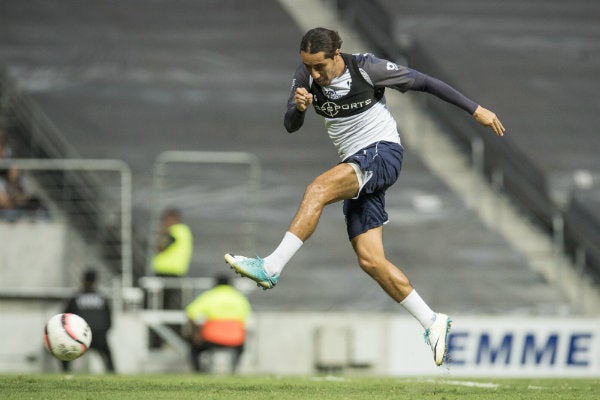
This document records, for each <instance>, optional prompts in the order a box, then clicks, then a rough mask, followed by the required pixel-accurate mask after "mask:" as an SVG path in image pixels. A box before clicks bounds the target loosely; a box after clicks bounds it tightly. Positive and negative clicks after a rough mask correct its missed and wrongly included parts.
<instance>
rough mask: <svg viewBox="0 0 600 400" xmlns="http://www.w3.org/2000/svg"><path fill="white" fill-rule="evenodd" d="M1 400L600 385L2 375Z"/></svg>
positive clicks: (553, 390)
mask: <svg viewBox="0 0 600 400" xmlns="http://www.w3.org/2000/svg"><path fill="white" fill-rule="evenodd" d="M0 398H1V399H11V400H12V399H36V400H37V399H86V400H100V399H124V400H128V399H148V400H150V399H277V400H288V399H335V400H337V399H446V400H452V399H499V400H503V399H506V400H514V399H520V398H523V399H581V400H586V399H598V398H600V379H448V378H440V379H431V378H422V379H414V378H377V377H358V376H348V377H319V376H317V377H287V376H286V377H275V376H210V375H193V374H187V375H83V374H75V375H61V374H39V375H28V374H20V375H16V374H14V375H12V374H6V375H0Z"/></svg>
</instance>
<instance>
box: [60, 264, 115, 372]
mask: <svg viewBox="0 0 600 400" xmlns="http://www.w3.org/2000/svg"><path fill="white" fill-rule="evenodd" d="M96 279H97V273H96V270H94V269H89V270H87V271H86V272H85V273H84V274H83V279H82V290H81V291H80V292H79V293H77V294H76V295H75V296H73V297H72V298H71V299H69V301H68V303H67V306H66V307H65V310H64V312H65V313H72V314H77V315H79V316H80V317H81V318H83V319H85V320H86V321H87V323H88V325H89V326H90V328H91V329H92V344H91V345H90V349H91V350H95V351H97V352H98V354H100V356H101V357H102V360H103V361H104V366H105V368H106V371H108V372H115V366H114V363H113V359H112V354H111V351H110V346H109V345H108V340H107V337H106V336H107V333H108V331H109V329H110V327H111V325H112V316H111V309H110V304H109V302H108V300H107V299H106V297H104V296H103V295H101V294H100V293H98V292H97V291H96ZM62 367H63V371H64V372H68V371H69V370H70V364H69V362H68V361H63V363H62Z"/></svg>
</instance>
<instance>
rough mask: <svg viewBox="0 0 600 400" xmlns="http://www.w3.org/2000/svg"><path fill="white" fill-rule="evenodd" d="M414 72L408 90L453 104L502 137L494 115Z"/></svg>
mask: <svg viewBox="0 0 600 400" xmlns="http://www.w3.org/2000/svg"><path fill="white" fill-rule="evenodd" d="M414 72H415V81H414V83H413V85H412V87H411V89H410V90H416V91H422V92H427V93H430V94H432V95H434V96H436V97H438V98H440V99H442V100H444V101H446V102H448V103H450V104H454V105H455V106H457V107H460V108H462V109H463V110H465V111H467V112H468V113H469V114H471V115H472V116H473V117H475V120H476V121H477V122H479V123H480V124H481V125H483V126H487V127H490V128H491V129H492V130H493V131H494V133H495V134H496V135H498V136H503V135H504V131H505V129H504V126H503V125H502V123H501V122H500V120H499V119H498V117H497V116H496V114H495V113H493V112H492V111H490V110H488V109H487V108H484V107H482V106H480V105H479V104H477V103H475V102H474V101H472V100H471V99H469V98H468V97H466V96H465V95H464V94H462V93H461V92H459V91H458V90H456V89H455V88H453V87H452V86H450V85H448V84H447V83H445V82H442V81H441V80H439V79H436V78H432V77H430V76H428V75H425V74H422V73H420V72H418V71H414Z"/></svg>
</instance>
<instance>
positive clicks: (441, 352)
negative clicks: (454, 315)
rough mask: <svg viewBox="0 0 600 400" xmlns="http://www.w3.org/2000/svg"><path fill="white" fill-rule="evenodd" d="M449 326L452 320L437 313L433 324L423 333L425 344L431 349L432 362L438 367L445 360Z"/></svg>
mask: <svg viewBox="0 0 600 400" xmlns="http://www.w3.org/2000/svg"><path fill="white" fill-rule="evenodd" d="M451 325H452V319H450V317H449V316H447V315H446V314H442V313H437V314H436V315H435V322H434V323H433V325H431V327H429V329H427V330H426V331H425V335H424V336H425V343H427V344H428V345H429V346H430V347H431V351H433V360H434V361H435V365H437V366H438V367H439V366H440V365H442V363H443V362H444V358H446V352H447V351H448V345H447V343H446V341H447V340H448V332H450V326H451Z"/></svg>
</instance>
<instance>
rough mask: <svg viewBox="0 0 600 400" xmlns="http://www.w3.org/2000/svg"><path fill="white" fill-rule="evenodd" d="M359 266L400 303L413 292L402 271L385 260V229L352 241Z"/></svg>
mask: <svg viewBox="0 0 600 400" xmlns="http://www.w3.org/2000/svg"><path fill="white" fill-rule="evenodd" d="M352 247H353V248H354V251H355V252H356V255H357V257H358V264H359V265H360V267H361V268H362V269H363V271H365V272H366V273H367V274H369V275H370V276H371V277H372V278H373V279H375V280H376V281H377V283H379V285H380V286H381V287H382V288H383V290H385V292H386V293H387V294H388V295H389V296H390V297H391V298H392V299H394V300H396V301H397V302H398V303H400V302H401V301H402V300H404V299H405V298H406V296H408V295H409V294H410V292H412V290H413V287H412V285H411V284H410V281H409V280H408V277H407V276H406V275H404V273H403V272H402V271H400V269H398V268H397V267H396V266H395V265H394V264H392V263H391V262H390V261H388V260H387V259H386V258H385V252H384V249H383V227H381V226H380V227H378V228H374V229H371V230H369V231H367V232H365V233H362V234H360V235H358V236H356V237H355V238H353V239H352Z"/></svg>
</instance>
